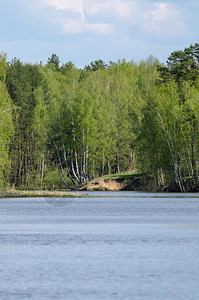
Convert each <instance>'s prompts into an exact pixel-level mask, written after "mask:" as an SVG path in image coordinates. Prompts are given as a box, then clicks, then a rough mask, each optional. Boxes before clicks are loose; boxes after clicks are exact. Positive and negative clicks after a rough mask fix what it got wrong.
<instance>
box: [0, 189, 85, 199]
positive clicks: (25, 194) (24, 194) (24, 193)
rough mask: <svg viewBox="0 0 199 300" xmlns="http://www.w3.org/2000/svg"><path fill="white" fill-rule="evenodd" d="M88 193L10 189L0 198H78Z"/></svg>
mask: <svg viewBox="0 0 199 300" xmlns="http://www.w3.org/2000/svg"><path fill="white" fill-rule="evenodd" d="M86 196H87V194H82V193H78V192H75V193H73V192H69V191H39V190H35V191H34V190H30V191H28V190H14V191H12V190H8V191H4V192H3V193H1V194H0V199H2V198H33V197H48V198H54V197H65V198H76V197H78V198H79V197H82V198H83V197H86Z"/></svg>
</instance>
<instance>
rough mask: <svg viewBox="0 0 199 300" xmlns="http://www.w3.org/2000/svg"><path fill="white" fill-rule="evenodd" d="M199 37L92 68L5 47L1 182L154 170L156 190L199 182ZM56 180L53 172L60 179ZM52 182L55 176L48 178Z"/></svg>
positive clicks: (0, 71) (71, 181)
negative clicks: (160, 54)
mask: <svg viewBox="0 0 199 300" xmlns="http://www.w3.org/2000/svg"><path fill="white" fill-rule="evenodd" d="M198 103H199V44H195V45H191V46H189V47H188V48H185V49H184V50H183V51H182V50H180V51H179V50H178V51H174V52H173V53H171V55H170V56H169V58H168V60H167V63H166V64H161V63H160V62H159V61H158V60H157V59H156V58H154V57H152V56H150V57H149V58H148V59H147V60H145V61H141V62H139V63H135V62H134V61H131V62H126V61H125V60H118V61H117V62H109V64H106V63H104V62H103V61H102V60H97V61H95V62H91V64H90V65H88V66H85V67H84V69H80V68H77V67H75V65H74V64H73V63H72V62H70V61H69V62H67V63H65V64H63V65H61V64H60V61H59V57H58V56H57V55H56V54H53V55H52V56H51V57H50V58H49V59H48V61H47V63H46V64H42V63H40V64H24V63H22V62H21V61H20V60H19V59H16V58H14V59H13V60H12V61H11V62H7V60H6V55H5V54H1V55H0V186H12V185H14V186H15V187H19V188H30V187H32V186H37V187H44V183H45V180H46V178H47V177H48V176H52V177H53V174H54V172H58V174H59V178H60V181H61V182H62V185H63V186H65V187H66V188H71V189H76V188H77V187H79V186H81V185H83V184H84V183H86V182H87V181H88V180H90V179H92V178H95V177H98V176H103V175H105V174H110V173H121V172H127V171H131V170H138V171H140V172H143V173H147V174H150V175H151V176H152V177H153V179H154V182H155V185H156V188H157V190H162V189H167V190H169V191H182V192H184V191H189V190H197V188H198V182H199V181H198V180H199V178H198V161H199V147H198V146H199V145H198V141H199V105H198ZM52 184H53V180H52ZM49 188H52V185H51V186H49Z"/></svg>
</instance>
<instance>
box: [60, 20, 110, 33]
mask: <svg viewBox="0 0 199 300" xmlns="http://www.w3.org/2000/svg"><path fill="white" fill-rule="evenodd" d="M61 23H62V26H61V27H62V32H63V33H64V34H69V35H73V34H79V33H84V34H87V33H89V34H94V35H107V34H110V33H111V32H112V31H113V26H112V25H111V24H105V23H99V24H96V23H95V24H89V23H86V22H85V21H84V20H83V19H79V20H74V19H64V20H62V21H61Z"/></svg>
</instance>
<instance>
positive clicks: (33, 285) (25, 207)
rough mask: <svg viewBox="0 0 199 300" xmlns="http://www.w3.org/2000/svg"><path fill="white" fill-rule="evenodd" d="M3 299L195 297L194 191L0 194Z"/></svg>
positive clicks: (198, 200)
mask: <svg viewBox="0 0 199 300" xmlns="http://www.w3.org/2000/svg"><path fill="white" fill-rule="evenodd" d="M0 299H5V300H7V299H96V300H98V299H159V300H161V299H169V300H170V299H178V300H179V299H194V300H195V299H199V194H157V193H135V192H90V193H88V197H87V198H74V199H71V198H68V199H67V198H16V199H15V198H12V199H0Z"/></svg>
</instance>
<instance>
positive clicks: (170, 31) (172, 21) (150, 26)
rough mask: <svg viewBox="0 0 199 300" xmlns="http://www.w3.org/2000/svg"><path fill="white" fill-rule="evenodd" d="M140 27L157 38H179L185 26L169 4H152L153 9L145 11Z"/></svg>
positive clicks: (175, 10)
mask: <svg viewBox="0 0 199 300" xmlns="http://www.w3.org/2000/svg"><path fill="white" fill-rule="evenodd" d="M142 27H143V29H144V30H145V32H151V33H154V34H156V36H158V37H163V38H164V37H172V38H173V37H174V36H179V35H180V36H181V35H182V34H184V32H185V24H184V23H183V21H182V20H181V18H180V14H179V12H178V11H177V9H176V8H175V7H174V6H173V5H172V4H169V3H154V5H153V8H152V9H149V10H147V11H145V13H144V19H143V23H142Z"/></svg>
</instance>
